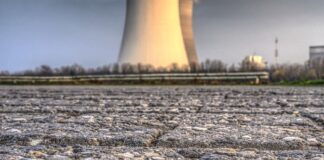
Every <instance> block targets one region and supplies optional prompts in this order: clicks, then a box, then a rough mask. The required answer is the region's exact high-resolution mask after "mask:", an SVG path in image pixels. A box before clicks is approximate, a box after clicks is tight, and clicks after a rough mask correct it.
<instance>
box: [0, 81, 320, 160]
mask: <svg viewBox="0 0 324 160" xmlns="http://www.w3.org/2000/svg"><path fill="white" fill-rule="evenodd" d="M0 122H1V126H0V159H24V160H27V159H51V160H61V159H63V160H64V159H66V160H67V159H87V160H90V159H152V160H160V159H313V160H322V159H324V130H323V128H324V88H320V87H317V88H316V87H309V88H304V87H248V86H245V87H211V86H207V87H176V86H175V87H122V86H120V87H103V86H97V87H90V86H82V87H77V86H73V87H72V86H71V87H68V86H64V87H63V86H61V87H58V86H39V87H35V86H34V87H32V86H29V87H28V86H18V87H16V86H1V87H0Z"/></svg>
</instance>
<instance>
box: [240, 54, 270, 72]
mask: <svg viewBox="0 0 324 160" xmlns="http://www.w3.org/2000/svg"><path fill="white" fill-rule="evenodd" d="M242 65H243V68H244V69H245V70H262V69H265V67H266V62H265V61H264V59H263V57H261V56H258V55H251V56H247V57H245V58H244V60H243V62H242Z"/></svg>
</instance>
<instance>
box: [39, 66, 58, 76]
mask: <svg viewBox="0 0 324 160" xmlns="http://www.w3.org/2000/svg"><path fill="white" fill-rule="evenodd" d="M34 74H36V75H37V76H53V75H54V72H53V70H52V68H51V67H50V66H48V65H41V66H40V67H37V68H36V69H35V73H34Z"/></svg>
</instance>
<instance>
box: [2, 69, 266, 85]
mask: <svg viewBox="0 0 324 160" xmlns="http://www.w3.org/2000/svg"><path fill="white" fill-rule="evenodd" d="M239 80H245V81H250V82H254V84H259V83H263V82H267V81H268V80H269V73H268V72H244V73H161V74H113V75H98V76H96V75H94V76H50V77H34V76H0V84H38V83H46V82H47V83H69V82H84V83H86V82H93V81H96V82H115V81H124V82H127V81H129V82H139V81H239Z"/></svg>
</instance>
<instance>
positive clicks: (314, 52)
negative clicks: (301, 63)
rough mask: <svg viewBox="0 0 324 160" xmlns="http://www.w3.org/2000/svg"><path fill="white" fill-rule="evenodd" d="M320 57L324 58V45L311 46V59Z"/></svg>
mask: <svg viewBox="0 0 324 160" xmlns="http://www.w3.org/2000/svg"><path fill="white" fill-rule="evenodd" d="M320 59H324V46H311V47H309V60H310V61H315V60H320Z"/></svg>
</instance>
